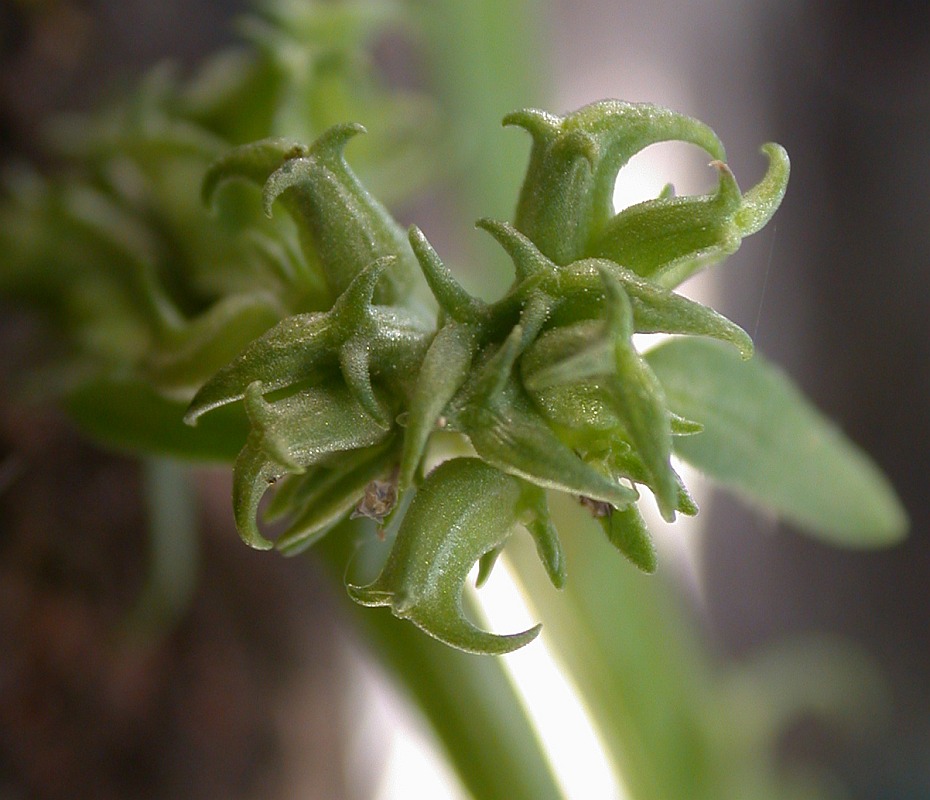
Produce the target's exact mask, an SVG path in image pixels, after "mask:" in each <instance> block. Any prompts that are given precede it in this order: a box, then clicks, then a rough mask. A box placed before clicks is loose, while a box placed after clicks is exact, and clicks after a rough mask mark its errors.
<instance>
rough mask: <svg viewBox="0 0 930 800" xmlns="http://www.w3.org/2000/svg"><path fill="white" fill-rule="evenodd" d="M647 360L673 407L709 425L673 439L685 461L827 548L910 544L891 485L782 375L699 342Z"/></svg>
mask: <svg viewBox="0 0 930 800" xmlns="http://www.w3.org/2000/svg"><path fill="white" fill-rule="evenodd" d="M646 360H647V361H648V362H649V364H650V365H651V366H652V368H653V370H654V371H655V373H656V374H657V375H658V376H659V379H660V380H661V382H662V385H663V386H664V387H665V393H666V397H667V399H668V402H669V405H670V407H671V408H672V409H673V410H674V411H675V412H676V413H678V414H681V415H683V416H685V417H687V418H688V419H693V420H695V421H697V422H700V423H701V424H702V425H703V426H704V430H703V432H702V433H699V434H697V435H695V436H687V437H676V438H675V440H674V448H675V451H676V452H677V453H678V455H680V456H681V457H682V458H683V459H684V460H685V461H687V462H689V463H691V464H693V465H694V466H695V467H697V468H698V469H700V470H702V471H704V472H705V473H707V474H708V475H709V476H711V477H713V478H715V479H717V480H719V481H721V482H722V483H724V484H726V485H728V486H730V487H732V488H734V489H735V490H736V491H737V492H739V493H740V494H742V495H744V496H746V497H747V498H748V499H750V500H751V501H754V502H757V503H760V504H762V505H764V506H767V507H769V508H772V509H774V510H775V511H776V512H778V513H779V514H781V515H783V516H784V517H785V518H786V519H788V520H790V521H792V522H794V523H796V524H798V525H800V526H801V527H803V528H805V529H807V530H809V531H810V532H811V533H812V534H814V535H816V536H818V537H820V538H823V539H825V540H827V541H829V542H832V543H835V544H841V545H847V546H851V547H877V546H883V545H888V544H893V543H895V542H898V541H900V540H901V539H902V538H903V536H904V535H905V533H906V531H907V527H908V521H907V516H906V513H905V511H904V509H903V508H902V507H901V504H900V502H899V500H898V499H897V497H896V495H895V492H894V489H893V488H892V487H891V485H890V484H889V483H888V480H887V479H886V478H885V477H884V475H882V473H881V472H880V470H879V469H878V468H877V467H876V466H875V464H874V463H873V462H872V461H871V459H869V457H868V456H867V455H866V454H865V453H863V452H862V451H861V450H860V449H859V448H858V447H857V446H856V445H854V444H853V443H852V442H851V441H849V440H848V439H847V438H846V437H845V436H844V435H843V434H842V433H841V432H840V431H839V429H838V428H837V427H836V426H835V425H834V424H832V423H831V422H830V421H829V420H827V419H826V418H825V417H824V416H823V415H822V414H821V413H820V412H819V411H817V410H816V409H815V408H814V407H813V406H812V405H811V404H810V402H809V401H807V400H806V399H805V398H804V397H803V396H802V395H801V393H800V392H799V391H798V390H797V388H796V387H795V386H794V385H793V384H792V383H791V381H790V380H789V379H788V378H787V377H786V376H785V375H784V374H783V373H782V372H781V371H779V370H778V369H777V368H776V367H774V366H772V365H771V364H769V363H768V362H766V361H765V360H764V359H762V358H760V357H759V356H758V355H757V356H756V357H755V358H754V359H752V360H751V361H746V362H744V361H741V360H740V358H739V357H738V356H736V355H735V354H734V353H733V352H732V351H730V350H728V349H727V348H724V347H721V346H719V345H717V344H715V343H713V342H710V341H706V340H699V339H677V340H672V341H669V342H667V343H665V344H663V345H660V346H659V347H657V348H656V349H655V350H652V351H651V352H650V353H648V354H647V356H646Z"/></svg>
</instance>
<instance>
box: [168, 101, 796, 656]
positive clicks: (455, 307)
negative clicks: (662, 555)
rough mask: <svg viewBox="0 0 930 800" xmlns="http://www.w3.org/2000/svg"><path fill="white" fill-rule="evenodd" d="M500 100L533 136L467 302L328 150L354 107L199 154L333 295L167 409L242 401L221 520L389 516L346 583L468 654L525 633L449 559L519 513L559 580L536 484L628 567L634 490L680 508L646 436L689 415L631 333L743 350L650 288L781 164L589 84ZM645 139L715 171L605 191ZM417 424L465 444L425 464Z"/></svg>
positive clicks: (754, 221)
mask: <svg viewBox="0 0 930 800" xmlns="http://www.w3.org/2000/svg"><path fill="white" fill-rule="evenodd" d="M505 123H506V124H510V125H517V126H519V127H522V128H524V129H525V130H526V131H528V132H529V133H530V135H531V137H532V141H533V144H532V150H531V154H530V158H529V166H528V169H527V174H526V178H525V180H524V183H523V187H522V190H521V192H520V197H519V201H518V204H517V210H516V215H515V218H514V220H513V222H512V223H508V222H501V221H495V220H488V219H484V220H480V221H479V222H478V227H480V228H481V229H483V230H484V231H485V232H487V233H488V234H489V235H490V236H492V237H493V238H494V239H495V240H496V241H497V242H498V243H499V245H500V246H501V247H502V248H503V249H504V251H505V252H506V253H507V255H508V256H509V258H510V260H511V261H512V262H513V266H514V270H515V280H514V282H513V284H512V286H511V287H510V289H509V291H508V292H507V293H506V294H505V295H504V296H503V297H502V298H500V299H499V300H497V301H495V302H491V303H488V302H484V301H481V300H479V299H478V298H475V297H473V296H471V295H470V294H469V293H468V292H466V291H465V290H464V289H463V288H462V286H461V285H460V284H459V283H458V282H457V281H456V280H455V278H454V277H453V276H452V274H451V273H450V271H449V270H448V269H447V268H446V266H445V265H444V264H443V262H442V260H441V258H440V256H439V255H438V254H437V253H436V251H435V250H434V249H433V247H432V246H431V245H430V243H429V242H428V241H427V239H426V237H425V236H424V235H423V233H422V232H421V231H420V230H419V229H417V228H416V227H412V228H411V229H410V230H409V231H407V232H406V233H405V232H404V231H402V230H401V229H400V228H399V226H398V225H397V223H396V222H395V221H394V220H393V219H392V218H391V216H390V215H389V213H388V212H387V211H386V210H385V208H384V207H383V206H382V205H381V204H380V203H379V202H377V201H376V200H375V199H374V198H373V197H372V196H371V195H370V194H369V193H368V192H367V191H366V189H365V188H364V187H363V186H362V185H361V183H360V182H359V180H358V179H357V178H356V176H355V174H354V173H353V172H352V170H351V169H350V168H349V166H348V165H347V163H346V161H345V158H344V155H343V149H344V147H345V145H346V143H347V142H348V141H349V139H350V138H351V137H353V136H355V134H357V133H359V132H360V130H361V128H360V126H357V125H337V126H335V127H333V128H331V129H329V130H328V131H327V132H325V133H324V134H323V135H322V136H321V137H320V138H318V139H317V140H316V141H315V142H314V143H313V144H312V145H310V146H303V145H301V144H300V143H297V142H295V141H292V140H286V139H267V140H262V141H260V142H257V143H254V144H250V145H246V146H243V147H239V148H237V149H235V150H233V151H232V152H231V153H229V154H227V155H226V156H224V157H222V158H221V159H219V160H218V161H217V162H215V164H214V165H213V167H211V169H210V170H209V172H208V174H207V176H206V179H205V182H204V196H205V198H206V199H207V200H208V201H209V202H214V203H215V202H219V201H221V200H222V195H223V194H224V193H225V192H226V191H229V189H227V188H226V187H227V185H229V184H230V183H231V182H235V179H245V180H246V181H250V182H254V183H257V184H259V185H261V186H262V187H263V189H262V199H263V203H264V208H265V210H266V212H267V213H269V215H270V213H271V210H272V207H273V205H274V204H275V203H277V204H278V205H280V206H282V207H283V208H284V209H285V210H286V211H287V212H288V214H289V216H290V217H291V218H292V219H293V220H294V222H295V223H296V228H297V232H298V240H299V246H300V248H301V251H302V256H303V258H302V263H304V264H306V265H309V268H311V269H312V270H314V274H315V276H316V278H317V280H318V281H319V283H320V284H321V285H323V286H325V287H326V290H327V291H328V293H330V294H331V296H332V297H334V298H336V299H335V302H333V303H332V305H331V307H330V308H328V310H325V311H324V310H321V311H316V312H309V313H299V314H295V315H292V316H288V317H287V318H285V319H284V320H283V321H281V322H280V323H278V324H277V325H275V326H274V327H272V328H271V329H270V330H268V331H267V332H266V333H265V334H264V335H262V336H261V337H259V338H257V339H255V340H254V341H252V342H251V343H250V344H248V345H247V346H246V347H245V349H244V350H242V352H241V353H240V354H239V355H238V356H236V357H235V358H234V359H233V360H232V361H230V362H229V363H228V364H227V365H226V366H224V367H222V368H221V369H220V370H219V371H217V372H216V373H215V375H214V376H213V377H212V378H211V379H210V380H208V381H207V382H206V383H205V384H204V385H203V386H202V387H201V388H200V389H199V391H198V392H197V393H196V395H195V396H194V399H193V401H192V402H191V404H190V406H189V408H188V411H187V416H186V421H187V422H189V423H192V424H193V423H196V422H197V421H198V419H199V418H200V417H201V416H202V415H205V414H206V415H209V414H212V413H213V412H214V410H216V409H219V408H221V407H223V406H228V405H230V404H235V403H237V402H239V401H242V402H243V403H244V407H245V410H246V413H247V415H248V420H249V423H250V433H249V435H248V439H247V441H246V443H245V446H244V448H243V449H242V451H241V453H240V454H239V456H238V459H237V460H236V465H235V476H234V509H235V517H236V523H237V526H238V528H239V531H240V533H241V535H242V537H243V538H244V539H245V541H247V542H248V543H249V544H251V545H253V546H255V547H259V548H270V547H272V546H277V548H278V549H279V550H281V551H283V552H285V553H294V552H299V551H301V550H303V549H304V548H306V547H307V546H309V545H310V544H312V543H313V542H314V541H316V540H317V539H318V538H319V537H321V536H323V535H324V534H325V533H326V532H327V531H329V530H330V529H331V528H333V527H334V526H335V525H336V524H337V523H339V522H341V521H342V520H344V519H345V518H346V517H348V516H349V515H351V514H362V515H365V516H369V517H373V518H375V519H377V520H379V521H384V520H389V521H390V525H391V527H392V528H393V529H396V531H397V534H396V539H395V541H394V543H393V546H392V549H391V552H390V555H389V557H388V560H387V562H386V564H385V565H384V568H383V570H382V571H381V574H380V575H379V576H378V578H377V579H376V580H375V581H374V582H373V583H371V584H370V585H367V586H350V587H349V592H350V594H351V596H352V597H353V598H354V599H355V600H356V601H358V602H360V603H362V604H366V605H375V606H379V605H385V606H389V607H390V608H391V610H392V611H393V613H394V614H396V615H398V616H400V617H404V618H406V619H409V620H411V621H412V622H414V623H415V624H416V625H418V626H419V627H421V628H422V629H423V630H425V631H426V632H427V633H429V634H431V635H433V636H435V637H436V638H438V639H440V640H442V641H444V642H446V643H448V644H450V645H453V646H455V647H459V648H461V649H463V650H468V651H472V652H479V653H503V652H507V651H509V650H513V649H515V648H517V647H520V646H522V645H524V644H526V643H527V642H528V641H530V640H531V639H532V638H533V637H534V636H535V635H536V633H537V632H538V627H537V628H533V629H531V630H528V631H525V632H523V633H520V634H515V635H511V636H498V635H494V634H491V633H488V632H486V631H483V630H480V629H478V628H477V627H475V626H474V625H473V624H472V623H471V622H470V621H468V620H467V619H466V617H465V616H464V614H463V612H462V597H461V596H462V591H463V587H464V584H465V581H466V579H467V576H468V573H469V571H470V570H471V568H472V567H473V566H474V564H475V563H476V562H480V578H479V580H480V579H483V578H484V577H486V576H487V574H488V573H489V571H490V569H491V568H492V566H493V563H494V560H495V558H496V557H497V555H498V554H499V553H500V551H501V549H502V548H503V546H504V544H505V542H506V541H507V538H508V537H509V536H510V534H511V533H512V532H513V531H514V529H516V528H517V527H518V526H522V527H524V528H525V529H526V530H528V531H529V533H530V534H531V535H532V536H533V538H534V539H535V542H536V545H537V549H538V552H539V556H540V558H541V560H542V562H543V564H544V565H545V567H546V570H547V572H548V574H549V576H550V578H551V580H552V582H553V583H554V584H555V585H556V586H559V585H561V584H562V582H563V581H564V579H565V569H564V563H563V558H562V554H561V548H560V544H559V538H558V535H557V533H556V531H555V528H554V526H553V523H552V520H551V518H550V515H549V512H548V506H547V494H546V490H558V491H562V492H567V493H569V494H571V495H573V496H576V497H577V498H579V499H580V500H581V502H582V503H583V504H584V505H585V506H587V509H588V511H589V512H590V513H592V514H593V515H594V516H595V517H596V518H597V519H598V521H599V522H600V523H601V525H602V526H603V528H604V531H605V533H606V535H607V536H608V538H609V539H610V541H611V542H612V543H613V544H614V545H615V546H616V547H617V548H618V549H619V550H620V551H621V552H622V553H623V554H624V555H626V556H627V557H628V558H629V559H630V560H631V561H632V562H633V563H634V564H636V565H637V566H638V567H639V568H641V569H643V570H645V571H652V570H654V569H655V551H654V548H653V545H652V542H651V539H650V537H649V534H648V532H647V530H646V526H645V523H644V521H643V518H642V516H641V514H640V512H639V510H638V505H637V504H638V500H639V497H640V489H641V488H642V487H645V488H648V489H649V491H650V492H651V494H652V495H653V496H654V497H655V500H656V503H657V505H658V507H659V510H660V512H661V514H662V515H663V516H664V517H665V518H666V519H668V520H672V519H674V517H675V515H676V514H677V513H683V514H694V513H696V511H697V508H696V506H695V504H694V502H693V501H692V499H691V497H690V496H689V494H688V492H687V490H686V489H685V487H684V485H683V484H682V481H681V480H680V478H679V476H678V475H677V474H676V472H675V470H674V469H673V467H672V465H671V463H670V455H671V451H672V440H673V437H677V436H693V435H696V434H699V432H700V430H701V425H700V424H698V423H696V422H694V421H692V420H689V419H685V418H682V417H680V416H677V415H676V414H674V413H672V411H670V409H669V405H668V402H667V400H666V396H665V392H664V391H663V384H662V382H661V381H660V380H659V378H658V377H657V375H656V373H655V372H654V371H653V369H652V368H651V367H650V364H649V362H648V360H647V359H646V358H644V357H643V355H641V354H640V353H639V352H638V350H637V348H636V347H635V346H634V343H633V338H632V337H633V335H634V334H635V333H655V332H663V333H669V334H684V335H692V336H703V337H713V338H716V339H719V340H722V341H724V342H727V343H729V344H730V345H732V346H733V347H735V348H737V350H738V352H739V353H740V354H741V355H742V356H743V357H744V358H748V357H749V356H750V355H751V354H752V342H751V340H750V338H749V336H748V335H747V334H746V333H745V332H744V331H743V330H742V329H740V328H739V327H738V326H737V325H735V324H734V323H732V322H731V321H729V320H727V319H726V318H724V317H722V316H721V315H719V314H718V313H716V312H714V311H713V310H711V309H709V308H707V307H705V306H703V305H700V304H698V303H696V302H694V301H692V300H689V299H687V298H685V297H683V296H682V295H680V294H677V293H676V292H674V291H673V289H674V287H675V286H677V285H678V284H679V283H681V282H682V281H683V280H685V279H686V278H687V277H688V276H690V275H691V274H693V273H694V272H695V271H696V270H698V269H701V268H702V267H704V266H706V265H708V264H711V263H714V262H716V261H720V260H722V259H723V258H725V257H726V256H727V255H729V254H731V253H732V252H734V251H735V250H736V248H737V247H738V246H739V243H740V240H741V238H742V237H743V236H746V235H749V234H751V233H754V232H755V231H757V230H759V229H760V228H761V227H762V226H763V225H764V224H765V223H766V221H767V220H768V219H769V218H770V217H771V215H772V214H773V213H774V211H775V209H776V208H777V207H778V204H779V203H780V201H781V198H782V196H783V194H784V190H785V185H786V183H787V178H788V159H787V156H786V154H785V152H784V150H783V149H782V148H781V147H779V146H777V145H772V144H770V145H766V146H765V147H764V151H765V153H766V155H767V156H768V158H769V169H768V171H767V173H766V175H765V176H764V178H763V179H762V180H761V182H760V183H759V184H757V185H756V186H755V187H754V188H752V189H751V190H749V191H748V192H746V193H745V194H744V193H741V192H740V190H739V187H738V186H737V184H736V181H735V179H734V177H733V174H732V173H731V171H730V169H729V168H728V167H727V166H726V163H725V155H724V151H723V147H722V145H721V144H720V142H719V140H718V139H717V137H716V136H715V135H714V133H713V132H712V131H711V130H710V129H709V128H707V127H706V126H705V125H702V124H701V123H699V122H697V121H695V120H693V119H690V118H688V117H685V116H682V115H680V114H677V113H674V112H672V111H668V110H666V109H662V108H658V107H655V106H651V105H640V104H631V103H625V102H620V101H603V102H599V103H595V104H592V105H590V106H587V107H585V108H582V109H580V110H579V111H576V112H574V113H572V114H568V115H566V116H564V117H561V116H555V115H552V114H548V113H544V112H541V111H535V110H524V111H520V112H516V113H514V114H511V115H509V116H508V117H507V118H506V119H505ZM667 140H680V141H685V142H689V143H692V144H694V145H697V146H698V147H701V148H703V149H704V150H705V151H706V152H707V153H708V154H709V155H710V157H711V158H712V159H713V160H712V162H711V163H712V165H713V167H714V168H715V169H716V171H717V179H718V180H717V187H716V190H715V191H713V192H712V193H710V194H708V195H701V196H686V197H676V196H674V193H673V192H672V191H665V192H663V193H662V195H661V196H659V197H658V198H656V199H653V200H649V201H646V202H643V203H639V204H637V205H634V206H632V207H630V208H627V209H624V210H622V211H620V212H619V213H616V212H615V210H614V207H613V201H612V195H613V190H614V183H615V181H616V178H617V174H618V172H619V170H620V169H621V168H622V167H623V166H624V164H626V163H627V161H629V159H630V158H631V157H632V156H633V155H635V154H636V153H637V152H639V151H640V150H642V149H643V148H645V147H647V146H649V145H651V144H653V143H656V142H660V141H667ZM230 189H231V187H230ZM419 274H422V276H423V277H424V278H425V281H426V284H427V285H428V287H429V290H430V291H431V293H432V295H433V297H434V298H435V301H436V303H437V304H438V307H439V313H438V318H437V319H436V320H435V321H434V320H432V319H429V318H427V317H426V316H425V315H424V313H423V311H422V309H421V308H419V307H418V305H417V303H416V301H415V300H414V299H413V297H414V296H415V293H414V292H413V289H414V286H415V282H416V280H417V279H418V277H417V276H418V275H419ZM208 418H209V417H208ZM439 430H442V431H444V432H447V433H452V434H457V435H458V436H459V437H460V438H461V439H462V441H463V442H464V443H467V445H468V446H469V447H470V454H469V455H468V456H462V457H455V458H451V459H449V460H446V461H444V462H442V463H440V464H439V465H438V466H433V460H434V459H432V458H431V456H430V442H431V438H432V437H433V434H434V433H435V432H436V431H439ZM273 483H277V484H278V486H277V489H276V492H275V496H274V497H273V499H272V502H271V503H270V505H269V507H268V509H267V516H268V517H270V518H272V519H278V520H285V523H284V526H283V532H282V533H281V534H280V535H279V537H278V538H277V540H276V542H274V543H273V542H272V541H270V540H269V539H267V538H266V537H265V536H264V535H263V534H262V532H261V531H260V530H259V525H258V522H257V516H258V514H259V503H260V501H261V498H262V496H263V495H264V493H265V491H266V490H267V488H268V487H269V486H270V485H271V484H273Z"/></svg>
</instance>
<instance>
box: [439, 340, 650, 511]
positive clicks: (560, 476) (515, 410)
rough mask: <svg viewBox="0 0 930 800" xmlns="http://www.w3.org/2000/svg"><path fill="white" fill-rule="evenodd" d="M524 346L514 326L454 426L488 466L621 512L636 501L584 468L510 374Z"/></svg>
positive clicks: (455, 414) (457, 408) (457, 410)
mask: <svg viewBox="0 0 930 800" xmlns="http://www.w3.org/2000/svg"><path fill="white" fill-rule="evenodd" d="M522 340H523V330H522V328H521V326H519V325H518V326H516V327H515V328H514V329H513V332H512V333H511V335H510V336H509V337H508V338H507V341H506V342H505V343H504V345H503V346H502V347H501V348H500V350H499V351H498V353H496V354H495V355H494V357H493V358H491V359H490V360H489V361H488V362H487V363H486V364H485V365H484V366H483V367H482V370H481V373H479V375H478V377H477V378H476V380H475V382H474V384H473V385H472V386H470V387H467V391H465V393H464V395H463V397H461V398H458V399H457V400H456V401H455V402H454V403H453V406H452V408H451V415H452V424H453V425H454V426H455V429H457V430H461V431H462V432H463V433H465V434H466V435H467V436H468V438H469V440H470V441H471V443H472V446H473V447H474V448H475V451H476V452H477V453H478V455H479V456H481V457H482V458H483V459H484V460H485V461H487V462H488V463H489V464H493V465H494V466H496V467H497V468H498V469H501V470H503V471H505V472H508V473H510V474H511V475H517V476H519V477H521V478H523V479H524V480H527V481H529V482H530V483H534V484H536V485H537V486H541V487H543V488H546V489H557V490H559V491H563V492H570V493H572V494H579V495H586V496H589V497H593V498H595V499H597V500H602V501H604V502H608V503H612V504H614V505H617V506H624V505H627V504H628V503H630V502H632V501H634V500H635V499H636V498H637V497H638V495H637V493H636V492H635V490H633V489H632V488H630V487H627V486H625V485H623V484H621V483H619V482H616V481H612V480H610V479H609V478H607V477H605V476H604V475H602V474H600V473H599V472H597V471H596V470H594V469H593V468H591V467H590V466H589V465H588V464H586V463H585V462H584V461H583V460H582V459H581V458H580V457H579V456H578V455H577V454H576V453H575V452H574V451H573V450H572V449H571V448H570V447H568V446H567V445H566V444H564V443H563V442H562V441H561V439H559V437H558V436H556V434H555V433H554V432H553V430H552V428H550V427H549V426H548V425H547V424H546V421H545V420H544V419H543V418H542V417H541V416H540V415H539V414H538V413H537V412H536V410H535V409H534V408H533V405H532V401H531V400H530V398H529V397H528V396H527V394H526V392H525V391H524V390H523V388H522V386H521V384H520V382H519V381H518V380H515V379H514V378H513V377H512V375H511V373H512V370H513V362H514V359H515V358H516V355H517V354H518V353H519V348H520V346H521V342H522Z"/></svg>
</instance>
